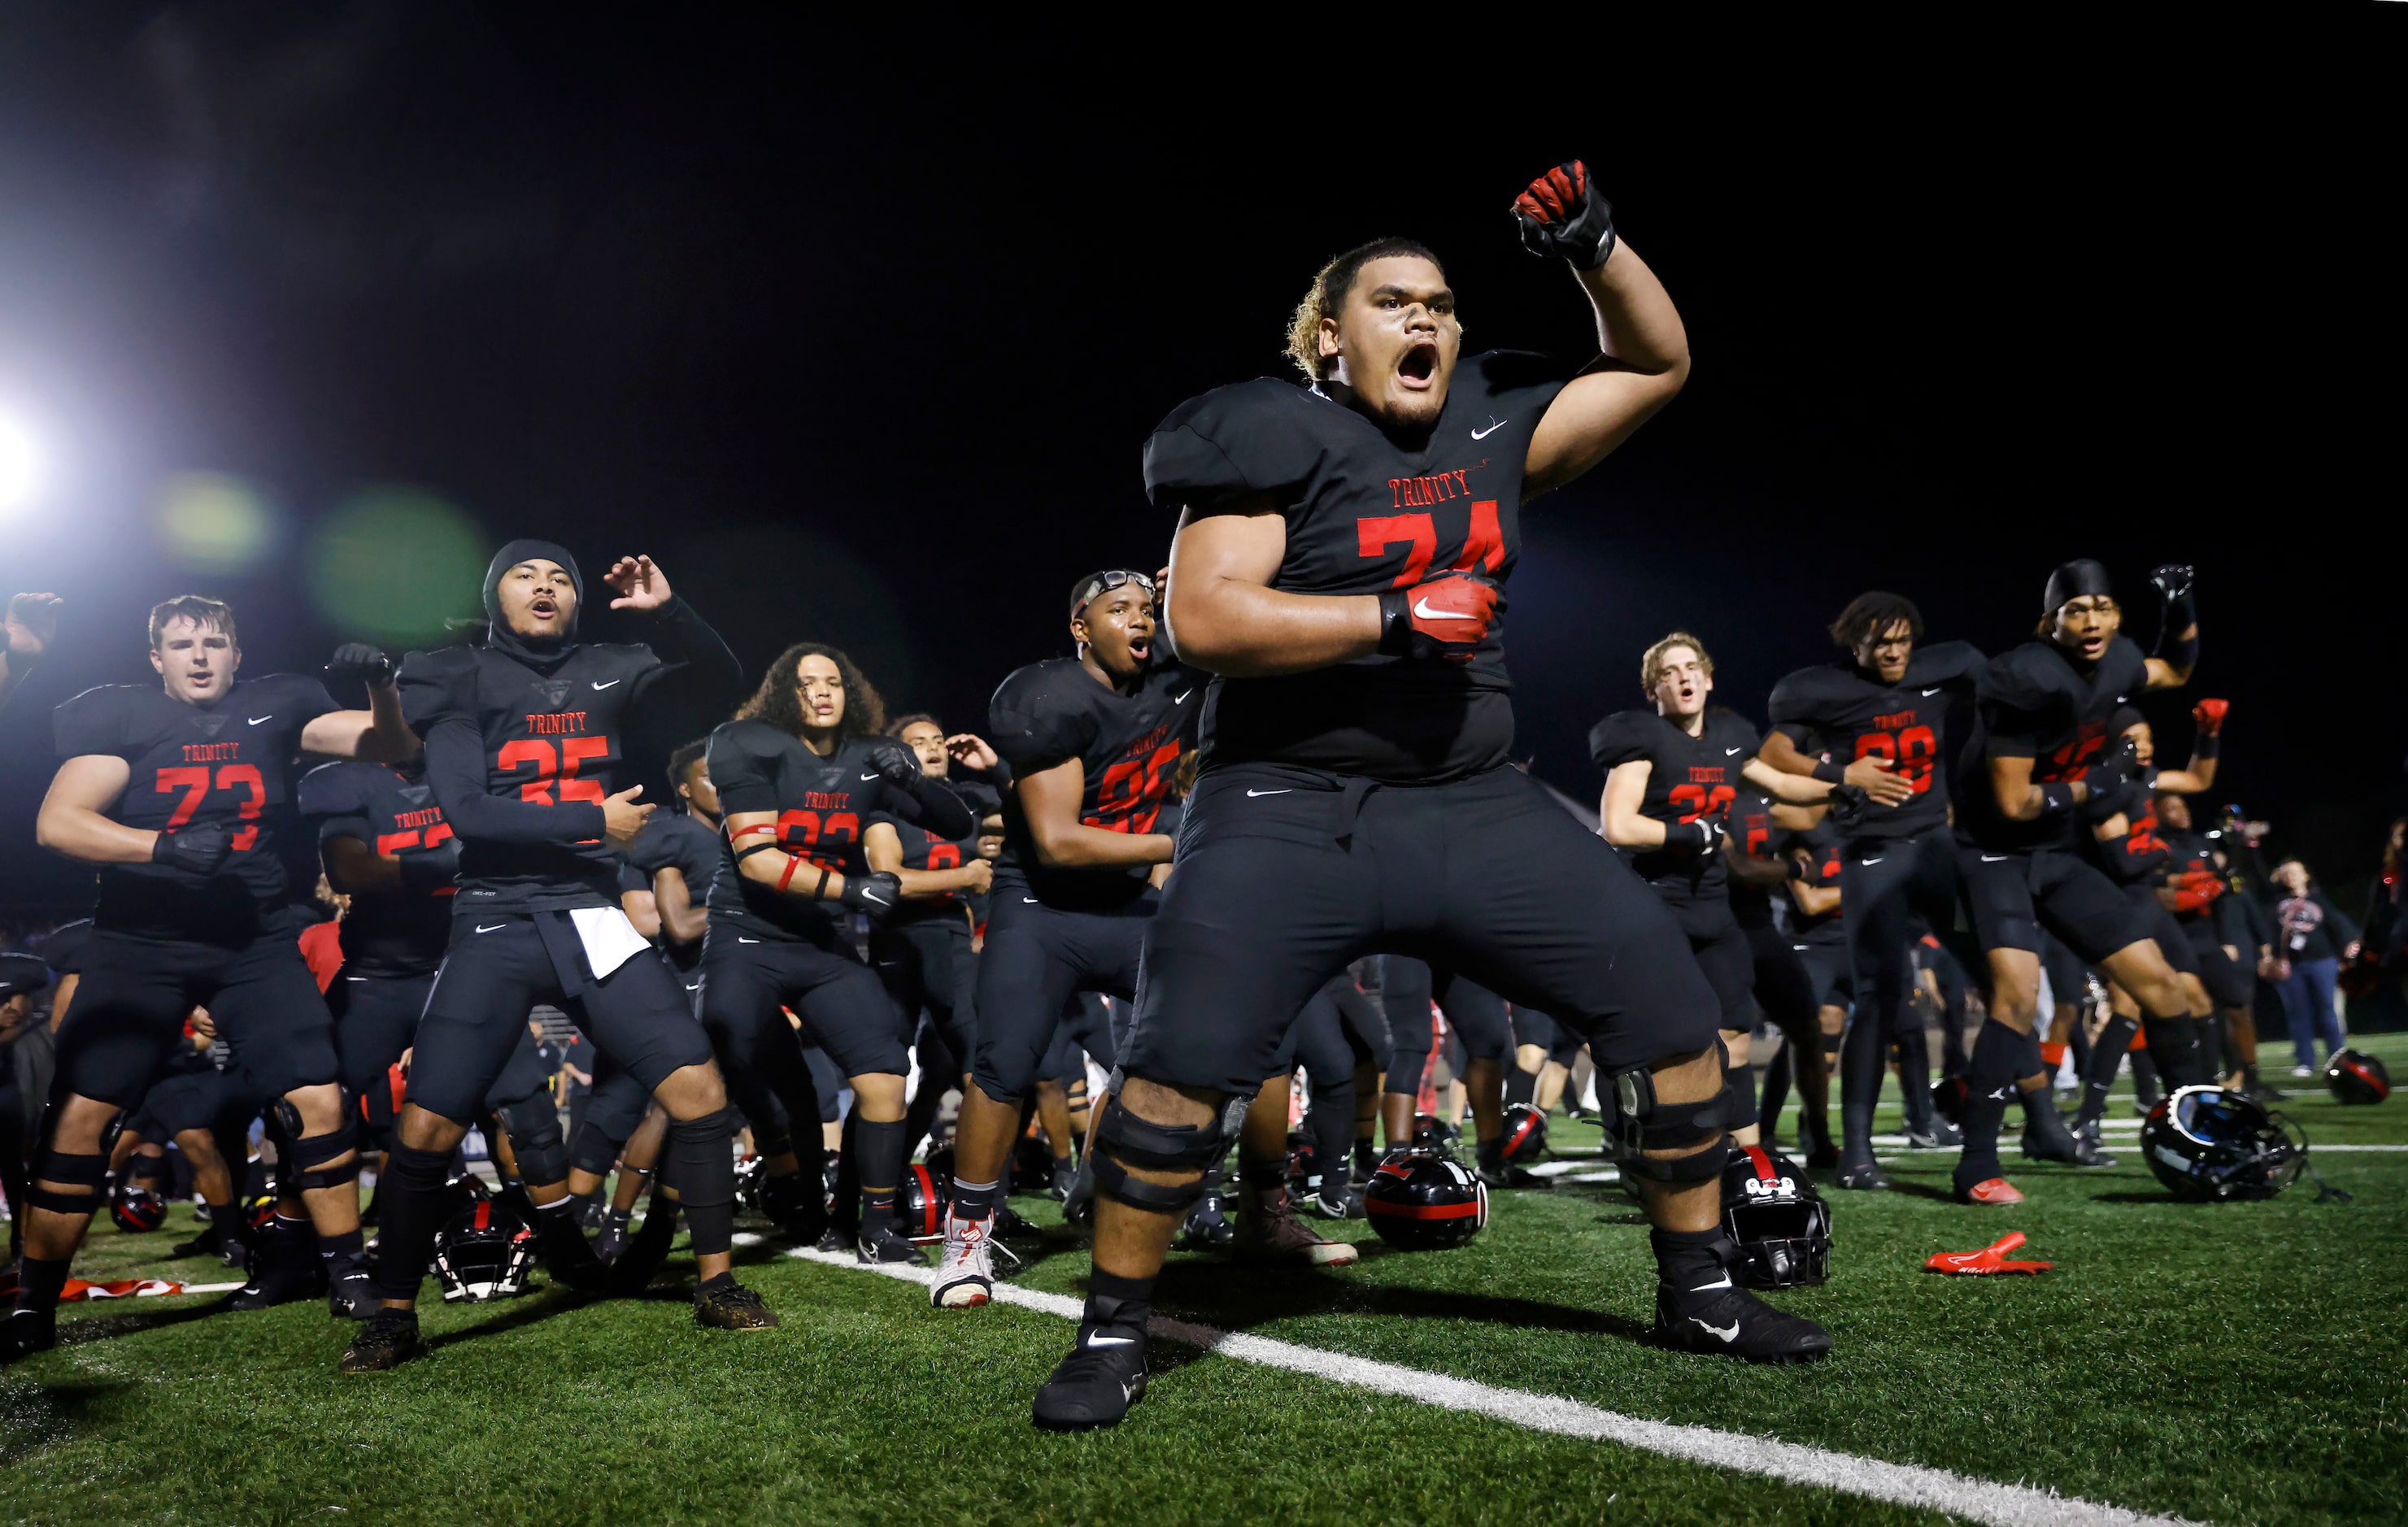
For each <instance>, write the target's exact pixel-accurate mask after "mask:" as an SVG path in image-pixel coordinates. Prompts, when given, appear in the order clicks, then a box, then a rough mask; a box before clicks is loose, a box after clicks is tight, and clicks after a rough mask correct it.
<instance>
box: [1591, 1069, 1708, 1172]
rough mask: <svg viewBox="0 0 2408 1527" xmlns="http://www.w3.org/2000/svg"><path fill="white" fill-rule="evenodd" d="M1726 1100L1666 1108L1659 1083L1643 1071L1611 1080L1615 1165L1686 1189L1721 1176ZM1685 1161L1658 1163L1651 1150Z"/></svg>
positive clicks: (1660, 1159)
mask: <svg viewBox="0 0 2408 1527" xmlns="http://www.w3.org/2000/svg"><path fill="white" fill-rule="evenodd" d="M1724 1096H1725V1094H1724V1093H1723V1092H1720V1091H1717V1092H1715V1093H1714V1095H1713V1096H1712V1097H1710V1098H1707V1099H1705V1100H1703V1101H1702V1102H1698V1103H1666V1102H1664V1101H1662V1100H1661V1099H1659V1098H1657V1097H1656V1078H1655V1077H1653V1076H1652V1075H1650V1074H1649V1072H1648V1071H1647V1069H1646V1068H1645V1067H1643V1066H1641V1067H1638V1068H1636V1069H1633V1070H1629V1071H1617V1072H1615V1073H1614V1074H1613V1115H1614V1135H1615V1145H1616V1146H1617V1147H1618V1148H1619V1149H1617V1151H1616V1153H1615V1160H1616V1161H1617V1162H1618V1163H1619V1164H1620V1165H1621V1167H1622V1169H1623V1170H1624V1171H1625V1172H1627V1173H1629V1174H1630V1175H1631V1176H1633V1177H1645V1178H1647V1179H1648V1180H1650V1181H1653V1182H1667V1183H1679V1184H1684V1185H1685V1184H1688V1183H1695V1182H1704V1181H1707V1180H1708V1179H1710V1178H1713V1177H1720V1176H1722V1171H1723V1162H1724V1160H1725V1159H1726V1158H1727V1156H1728V1154H1729V1152H1728V1151H1727V1149H1724V1146H1723V1129H1724V1126H1725V1122H1726V1121H1725V1120H1724V1118H1723V1103H1724ZM1699 1144H1703V1145H1705V1147H1706V1149H1703V1150H1694V1151H1691V1152H1690V1153H1689V1154H1688V1155H1685V1156H1671V1157H1656V1156H1650V1155H1648V1154H1647V1152H1648V1151H1651V1150H1681V1149H1686V1148H1688V1147H1690V1146H1694V1145H1699Z"/></svg>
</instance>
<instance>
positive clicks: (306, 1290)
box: [226, 1214, 326, 1310]
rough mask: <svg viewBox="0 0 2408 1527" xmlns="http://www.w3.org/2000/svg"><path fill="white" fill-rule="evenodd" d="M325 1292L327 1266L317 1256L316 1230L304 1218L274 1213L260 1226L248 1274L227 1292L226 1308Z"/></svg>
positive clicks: (276, 1302)
mask: <svg viewBox="0 0 2408 1527" xmlns="http://www.w3.org/2000/svg"><path fill="white" fill-rule="evenodd" d="M324 1292H326V1268H325V1265H324V1263H322V1261H321V1260H320V1259H319V1256H318V1233H317V1232H316V1231H315V1230H313V1229H311V1228H310V1227H309V1225H308V1222H307V1221H302V1222H299V1223H295V1222H294V1221H293V1220H287V1219H285V1218H284V1217H283V1216H282V1215H280V1214H279V1215H277V1216H275V1217H274V1218H272V1219H270V1220H268V1221H267V1223H266V1224H265V1225H263V1226H261V1227H260V1230H259V1244H258V1245H257V1246H255V1247H253V1248H252V1249H251V1277H250V1278H249V1279H248V1280H247V1281H245V1282H244V1284H243V1286H242V1287H241V1288H239V1289H237V1290H236V1291H235V1292H233V1293H230V1294H228V1295H227V1296H226V1307H227V1308H228V1309H245V1310H248V1309H272V1308H274V1307H275V1306H278V1305H289V1304H292V1303H293V1302H294V1301H295V1300H299V1299H315V1298H316V1297H318V1295H320V1294H322V1293H324Z"/></svg>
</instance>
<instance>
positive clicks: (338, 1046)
mask: <svg viewBox="0 0 2408 1527" xmlns="http://www.w3.org/2000/svg"><path fill="white" fill-rule="evenodd" d="M434 990H435V972H433V971H431V970H430V971H428V972H427V973H426V974H424V975H423V976H359V975H354V974H352V971H351V966H349V965H345V966H344V967H343V968H342V969H341V970H340V971H338V972H337V973H336V976H335V979H334V982H333V984H331V985H330V986H328V987H327V988H326V1006H328V1007H329V1008H330V1009H332V1010H333V1012H334V1015H335V1053H336V1055H337V1058H338V1063H339V1065H340V1068H341V1069H340V1073H339V1074H340V1076H341V1078H342V1083H343V1090H344V1091H345V1092H349V1093H351V1095H352V1096H354V1097H357V1098H360V1099H362V1100H364V1101H365V1102H366V1104H367V1118H368V1119H369V1120H370V1121H371V1122H373V1121H375V1120H376V1118H377V1114H378V1111H379V1110H378V1107H377V1100H378V1098H379V1097H380V1096H381V1097H382V1099H383V1100H384V1105H385V1106H384V1108H383V1109H382V1112H383V1113H384V1115H385V1116H386V1118H387V1119H388V1120H390V1118H391V1116H392V1113H393V1105H392V1099H393V1083H392V1079H391V1073H392V1071H393V1068H394V1065H395V1064H396V1063H399V1061H400V1060H401V1052H402V1051H403V1050H406V1049H409V1042H410V1040H411V1039H412V1038H413V1037H415V1036H416V1035H417V1034H418V1020H419V1017H420V1015H421V1014H423V1013H424V1012H425V1011H426V998H427V995H428V993H430V992H433V991H434ZM520 1027H522V1028H524V1027H525V1024H524V1023H522V1024H521V1025H520Z"/></svg>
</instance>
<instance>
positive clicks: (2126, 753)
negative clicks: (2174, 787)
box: [2082, 737, 2157, 801]
mask: <svg viewBox="0 0 2408 1527" xmlns="http://www.w3.org/2000/svg"><path fill="white" fill-rule="evenodd" d="M2156 778H2157V770H2155V769H2149V768H2143V767H2142V765H2141V747H2140V744H2138V743H2136V742H2134V741H2133V740H2132V739H2131V738H2129V737H2126V738H2124V739H2123V740H2122V741H2121V742H2119V743H2117V744H2116V745H2115V750H2114V751H2113V752H2111V753H2109V754H2108V755H2107V756H2106V757H2105V758H2103V759H2101V760H2100V761H2099V762H2098V763H2096V764H2091V765H2090V767H2089V768H2088V769H2087V770H2085V771H2084V773H2083V776H2082V782H2083V784H2085V785H2086V786H2088V787H2089V790H2090V798H2091V799H2092V800H2094V801H2096V800H2100V799H2103V798H2105V797H2106V796H2109V795H2112V794H2114V792H2117V791H2119V790H2121V789H2123V788H2124V787H2125V786H2126V785H2128V784H2129V783H2131V782H2132V781H2133V780H2134V779H2140V780H2142V781H2143V782H2144V783H2146V782H2152V781H2154V780H2155V779H2156Z"/></svg>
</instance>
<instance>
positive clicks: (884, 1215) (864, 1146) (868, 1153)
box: [852, 1113, 907, 1237]
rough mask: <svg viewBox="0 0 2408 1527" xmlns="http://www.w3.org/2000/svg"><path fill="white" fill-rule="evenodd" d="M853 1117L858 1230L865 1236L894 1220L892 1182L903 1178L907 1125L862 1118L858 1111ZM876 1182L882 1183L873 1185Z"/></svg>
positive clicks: (879, 1231) (874, 1233)
mask: <svg viewBox="0 0 2408 1527" xmlns="http://www.w3.org/2000/svg"><path fill="white" fill-rule="evenodd" d="M854 1119H855V1120H856V1121H855V1122H854V1123H853V1126H852V1128H853V1152H854V1160H855V1162H856V1163H857V1164H856V1166H855V1170H856V1171H857V1172H858V1174H859V1175H860V1177H861V1234H863V1236H865V1237H868V1236H873V1235H876V1234H879V1233H881V1232H882V1231H883V1230H885V1228H886V1227H887V1226H888V1225H891V1224H893V1223H894V1222H895V1185H896V1183H898V1182H900V1181H902V1180H903V1150H904V1147H905V1145H906V1144H907V1142H906V1141H905V1139H904V1135H905V1133H906V1128H905V1125H904V1123H903V1121H902V1120H899V1119H897V1120H894V1121H893V1122H891V1123H884V1124H882V1123H879V1122H878V1121H877V1120H870V1119H862V1118H861V1117H860V1115H859V1114H858V1113H856V1114H855V1115H854ZM879 1183H882V1184H884V1186H882V1187H876V1186H872V1184H879Z"/></svg>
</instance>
